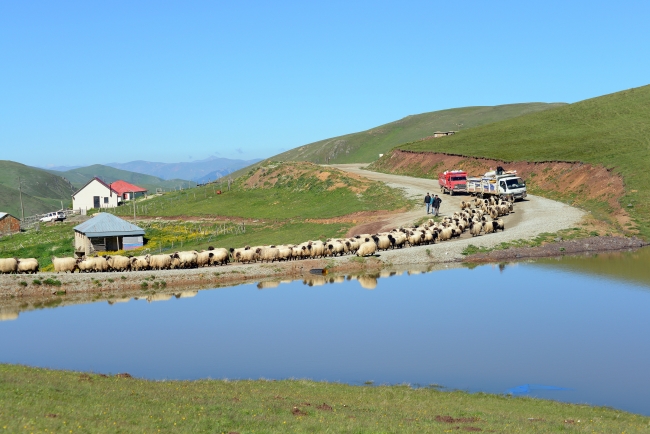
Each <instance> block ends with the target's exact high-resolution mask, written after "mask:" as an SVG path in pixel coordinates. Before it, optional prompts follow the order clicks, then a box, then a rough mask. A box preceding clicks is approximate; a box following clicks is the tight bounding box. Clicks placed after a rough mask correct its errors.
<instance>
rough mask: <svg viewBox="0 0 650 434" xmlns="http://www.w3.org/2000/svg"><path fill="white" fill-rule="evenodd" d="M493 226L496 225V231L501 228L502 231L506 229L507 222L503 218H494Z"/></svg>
mask: <svg viewBox="0 0 650 434" xmlns="http://www.w3.org/2000/svg"><path fill="white" fill-rule="evenodd" d="M492 226H493V227H494V232H496V231H497V229H501V231H504V230H505V229H506V224H505V222H504V221H503V219H497V220H494V221H493V222H492Z"/></svg>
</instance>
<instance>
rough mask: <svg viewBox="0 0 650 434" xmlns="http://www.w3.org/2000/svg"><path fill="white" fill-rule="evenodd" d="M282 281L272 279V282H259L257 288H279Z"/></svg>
mask: <svg viewBox="0 0 650 434" xmlns="http://www.w3.org/2000/svg"><path fill="white" fill-rule="evenodd" d="M280 283H281V282H280V281H279V280H278V281H273V280H272V281H270V282H260V283H258V284H257V289H269V288H277V287H278V286H280Z"/></svg>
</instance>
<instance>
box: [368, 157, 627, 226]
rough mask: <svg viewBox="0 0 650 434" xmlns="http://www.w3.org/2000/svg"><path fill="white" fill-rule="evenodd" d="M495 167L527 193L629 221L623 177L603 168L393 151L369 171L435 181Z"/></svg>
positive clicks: (557, 162) (619, 221)
mask: <svg viewBox="0 0 650 434" xmlns="http://www.w3.org/2000/svg"><path fill="white" fill-rule="evenodd" d="M497 166H503V167H505V168H507V169H509V170H510V169H514V170H516V171H517V174H518V175H520V176H521V177H522V178H523V179H524V180H525V181H526V183H527V185H528V189H529V192H531V193H534V194H535V193H536V192H537V193H540V192H552V193H554V194H556V195H558V196H559V197H562V198H565V199H567V200H570V201H571V202H572V203H574V204H577V205H580V204H581V203H585V202H589V201H599V202H601V203H604V204H607V207H608V210H607V211H608V213H609V215H611V216H612V217H613V218H614V219H615V220H616V221H617V222H618V223H619V224H620V225H621V226H622V225H624V224H626V223H628V222H629V221H630V219H629V216H628V214H627V212H625V210H624V209H623V208H622V207H621V204H620V203H619V198H621V197H622V196H624V195H625V186H624V183H623V178H622V177H621V176H619V175H617V174H615V173H614V172H612V171H611V170H609V169H607V168H605V167H603V166H593V165H591V164H585V163H580V162H577V163H569V162H564V161H544V162H527V161H500V160H492V159H489V158H478V157H467V156H463V155H454V154H447V153H441V152H415V151H403V150H393V151H391V152H390V154H387V155H385V156H384V157H382V158H380V159H379V160H377V161H376V162H374V163H372V164H371V165H370V166H369V167H368V168H369V169H370V170H377V171H381V172H388V173H394V174H398V175H409V176H421V177H426V178H431V179H437V178H438V173H440V172H442V171H444V170H450V169H461V170H465V171H467V173H468V175H469V176H479V175H482V174H484V173H485V172H487V171H488V170H493V169H494V168H496V167H497Z"/></svg>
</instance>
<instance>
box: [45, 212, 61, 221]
mask: <svg viewBox="0 0 650 434" xmlns="http://www.w3.org/2000/svg"><path fill="white" fill-rule="evenodd" d="M63 220H65V213H64V212H63V211H55V212H48V213H47V214H45V216H44V217H41V221H42V222H45V223H47V222H62V221H63Z"/></svg>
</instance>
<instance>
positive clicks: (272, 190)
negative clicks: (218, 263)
mask: <svg viewBox="0 0 650 434" xmlns="http://www.w3.org/2000/svg"><path fill="white" fill-rule="evenodd" d="M217 188H220V187H217V186H215V185H207V186H204V187H198V188H192V189H189V190H183V191H178V192H171V193H168V194H165V195H163V196H160V197H154V198H150V199H147V200H143V201H138V207H139V208H138V210H139V211H138V213H145V215H146V216H169V217H171V216H220V217H242V218H252V219H274V220H290V219H299V220H304V219H325V218H333V217H339V216H343V215H348V214H351V213H354V212H360V211H375V210H394V209H398V208H404V207H408V206H410V202H408V201H407V200H406V199H405V198H404V197H403V195H402V193H400V191H399V190H395V189H392V188H389V187H387V186H385V185H384V184H382V183H379V182H375V181H370V180H367V179H365V178H363V179H358V178H356V177H353V176H350V175H348V174H346V173H344V172H342V171H340V170H338V169H329V168H323V167H321V166H318V165H314V164H311V163H294V162H273V163H269V162H267V163H266V164H265V165H264V166H262V167H259V168H257V169H255V170H250V171H249V173H248V174H247V176H244V177H241V178H239V179H238V180H237V181H236V182H235V183H234V185H233V186H232V189H231V190H230V191H227V187H226V190H225V191H223V193H222V194H215V190H216V189H217ZM132 210H133V208H131V207H129V206H123V207H118V208H117V209H115V210H111V211H110V212H114V213H116V214H117V215H124V216H130V215H132V214H133V211H132Z"/></svg>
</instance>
